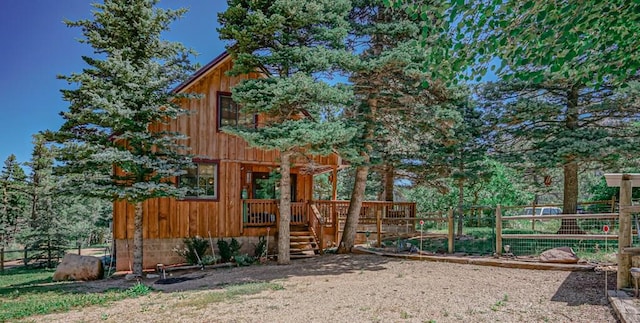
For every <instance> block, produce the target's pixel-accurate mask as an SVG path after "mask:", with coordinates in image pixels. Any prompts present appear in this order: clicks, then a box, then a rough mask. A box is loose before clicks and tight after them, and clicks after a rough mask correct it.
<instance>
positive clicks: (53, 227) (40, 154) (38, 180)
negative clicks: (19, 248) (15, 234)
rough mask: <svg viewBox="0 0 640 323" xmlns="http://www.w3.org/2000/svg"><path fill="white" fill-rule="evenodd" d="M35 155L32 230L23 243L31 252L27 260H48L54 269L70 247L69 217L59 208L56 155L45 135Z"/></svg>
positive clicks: (36, 145)
mask: <svg viewBox="0 0 640 323" xmlns="http://www.w3.org/2000/svg"><path fill="white" fill-rule="evenodd" d="M34 137H35V139H34V143H33V152H32V154H31V161H30V162H29V163H28V165H29V166H30V167H31V175H30V176H29V186H30V187H29V188H30V197H31V214H30V218H29V221H28V223H29V226H28V229H27V230H25V233H24V234H23V235H22V236H23V238H22V239H23V241H24V243H25V249H29V250H31V253H28V255H29V257H28V259H25V261H27V260H29V261H44V264H45V266H47V267H49V268H53V267H55V266H56V265H57V264H58V260H59V259H60V258H61V257H62V256H64V254H65V250H66V247H67V246H68V240H67V232H66V231H67V229H66V226H65V225H64V224H65V223H66V222H65V218H64V217H63V216H61V213H60V212H59V208H60V207H68V206H67V205H62V206H61V205H58V207H56V203H55V199H56V198H55V194H56V191H57V188H56V179H55V176H54V175H53V153H52V151H51V150H50V149H49V148H48V147H47V146H46V143H45V140H44V138H43V136H42V135H36V136H34Z"/></svg>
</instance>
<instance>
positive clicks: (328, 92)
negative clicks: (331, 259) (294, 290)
mask: <svg viewBox="0 0 640 323" xmlns="http://www.w3.org/2000/svg"><path fill="white" fill-rule="evenodd" d="M228 5H229V7H228V9H227V11H226V12H224V13H221V14H220V15H219V16H218V20H219V22H220V24H221V26H222V27H221V28H220V29H219V32H220V38H222V39H225V40H230V41H232V43H231V44H230V45H229V46H227V49H228V51H229V52H230V53H231V55H232V57H233V58H234V66H233V69H232V70H231V71H230V73H231V74H232V75H238V74H244V73H249V72H254V71H256V70H262V71H265V72H266V74H267V75H268V77H267V78H260V79H251V80H244V81H242V82H241V83H240V84H238V85H237V86H235V87H234V88H233V89H232V92H233V99H234V100H235V101H236V102H238V104H240V105H241V106H242V112H243V113H249V114H262V115H264V116H266V117H267V121H266V124H265V125H264V127H259V128H258V129H254V130H253V131H251V130H246V129H245V130H242V129H240V130H232V129H227V130H226V131H229V132H231V133H235V134H237V135H239V136H241V137H243V138H244V139H246V140H247V141H248V142H249V143H250V144H251V145H253V146H257V147H261V148H264V149H277V150H279V151H280V175H281V178H280V192H281V195H280V207H279V210H280V218H279V223H278V237H279V238H278V263H279V264H287V263H289V258H290V256H289V230H290V229H289V223H290V216H291V214H290V213H291V207H290V202H291V201H290V198H291V197H290V174H289V172H290V168H291V166H290V164H291V163H292V162H293V161H294V159H295V156H297V155H301V154H302V155H308V154H319V155H327V154H329V153H331V152H332V148H333V147H335V146H336V145H338V144H340V143H344V142H346V141H348V140H349V139H350V138H351V137H352V136H353V135H354V130H352V129H349V128H348V127H346V126H345V125H344V124H343V123H341V122H336V121H334V120H333V119H334V118H333V116H334V115H335V113H336V112H335V108H336V107H340V106H341V105H343V104H345V102H347V101H348V100H349V99H350V93H349V91H347V90H345V89H343V88H340V87H338V86H331V85H329V84H327V83H326V82H323V81H321V80H320V79H319V78H318V76H320V75H322V74H324V75H327V74H330V73H331V72H332V71H334V70H336V69H337V68H339V65H340V63H345V62H349V61H350V59H351V55H350V53H349V52H347V51H345V50H344V49H343V47H344V38H345V37H346V35H347V22H346V15H347V14H348V11H349V1H346V0H318V1H313V2H309V1H304V0H276V1H244V0H230V1H228Z"/></svg>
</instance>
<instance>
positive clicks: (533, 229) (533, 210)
mask: <svg viewBox="0 0 640 323" xmlns="http://www.w3.org/2000/svg"><path fill="white" fill-rule="evenodd" d="M540 215H542V212H540ZM531 216H536V200H533V208H532V209H531ZM535 230H536V219H535V218H534V219H531V231H535Z"/></svg>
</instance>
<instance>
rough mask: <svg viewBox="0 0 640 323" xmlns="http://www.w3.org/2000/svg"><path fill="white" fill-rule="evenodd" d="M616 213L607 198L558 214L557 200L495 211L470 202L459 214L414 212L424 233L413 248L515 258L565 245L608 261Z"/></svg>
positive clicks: (612, 256) (614, 245)
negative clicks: (573, 210)
mask: <svg viewBox="0 0 640 323" xmlns="http://www.w3.org/2000/svg"><path fill="white" fill-rule="evenodd" d="M617 211H618V204H617V201H616V200H615V199H612V200H607V201H596V202H586V203H580V204H579V205H578V212H579V213H577V214H562V209H561V205H558V204H546V205H536V204H531V205H523V206H509V207H503V208H501V209H500V210H499V211H498V209H497V208H495V207H486V206H474V207H471V208H467V209H465V210H464V212H463V214H462V215H460V214H455V212H454V211H453V210H452V211H451V212H450V214H449V216H450V217H451V219H447V216H442V214H447V213H439V214H441V216H439V217H436V218H434V217H433V216H432V215H430V216H427V215H423V214H418V215H417V216H418V217H419V218H423V222H424V224H423V225H422V226H421V227H420V226H419V227H418V229H420V228H422V229H423V231H422V234H423V235H424V236H425V237H426V238H425V239H422V244H421V245H419V246H418V247H419V249H420V250H423V251H430V252H435V253H458V254H466V255H493V254H505V253H506V254H509V255H514V256H518V257H527V256H530V257H535V256H539V255H540V254H541V253H542V252H543V251H545V250H548V249H552V248H557V247H570V248H572V249H573V250H574V251H575V252H576V254H577V255H578V256H579V257H580V258H581V259H583V260H586V261H603V260H605V261H606V260H609V261H612V260H615V253H616V252H617V248H618V231H619V215H618V213H617ZM498 222H499V223H498ZM639 222H640V221H639ZM605 227H606V229H607V232H605V231H604V229H605ZM637 242H638V238H637V236H635V237H634V243H637Z"/></svg>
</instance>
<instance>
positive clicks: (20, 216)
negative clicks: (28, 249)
mask: <svg viewBox="0 0 640 323" xmlns="http://www.w3.org/2000/svg"><path fill="white" fill-rule="evenodd" d="M26 178H27V176H26V174H25V173H24V170H23V169H22V167H20V163H19V162H18V161H17V160H16V156H15V155H13V154H11V155H9V157H7V159H6V160H5V161H4V166H3V167H2V173H0V249H1V248H4V247H6V246H7V244H8V243H11V242H12V241H13V239H14V238H15V235H16V233H17V231H18V229H19V224H20V223H21V222H24V218H25V216H26V214H27V209H28V206H29V202H28V194H27V183H26ZM0 252H2V251H1V250H0Z"/></svg>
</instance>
